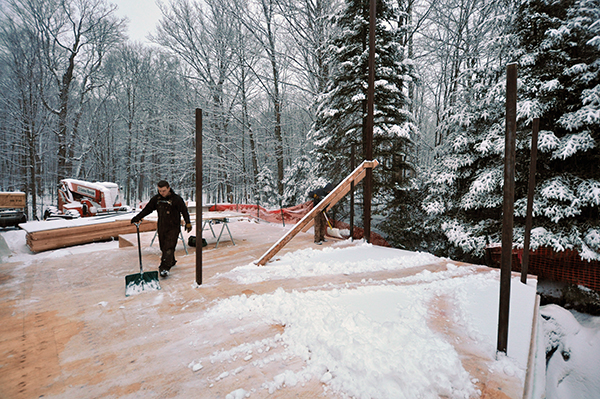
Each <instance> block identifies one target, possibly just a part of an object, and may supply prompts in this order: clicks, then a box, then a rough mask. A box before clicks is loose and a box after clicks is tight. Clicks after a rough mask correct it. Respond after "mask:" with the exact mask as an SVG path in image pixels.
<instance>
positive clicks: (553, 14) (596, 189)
mask: <svg viewBox="0 0 600 399" xmlns="http://www.w3.org/2000/svg"><path fill="white" fill-rule="evenodd" d="M599 20H600V1H599V0H581V1H575V0H572V1H564V2H556V1H546V0H537V1H527V2H523V4H522V7H521V9H520V10H519V13H518V18H517V19H516V21H515V25H514V32H515V36H516V38H518V39H519V42H518V43H519V44H518V46H516V47H515V48H514V49H513V55H512V56H513V59H515V60H517V61H518V63H519V97H518V104H517V111H518V115H517V116H518V127H517V163H516V191H515V235H514V238H515V242H518V243H522V242H523V233H524V227H523V226H524V220H525V212H526V204H527V181H528V177H529V175H528V170H529V160H530V143H531V122H532V119H533V118H535V117H539V118H540V129H541V131H540V135H539V140H538V148H539V152H538V154H539V155H538V162H537V171H538V173H537V176H536V194H535V200H534V221H533V226H534V231H533V233H532V237H531V243H532V247H533V248H537V247H538V246H551V247H552V248H554V249H555V250H559V251H560V250H564V249H567V248H568V249H572V248H573V249H577V250H578V251H579V252H580V253H581V255H582V257H583V258H584V259H599V252H600V229H599V221H598V215H599V214H598V207H599V206H600V169H599V166H598V164H599V162H598V161H599V158H600V157H599V155H600V153H599V149H598V140H599V134H600V129H599V127H600V126H599V125H600V100H599V99H600V86H599V84H600V74H599V70H600V51H599V49H600V23H599V22H598V21H599ZM503 68H504V67H503V66H502V65H499V67H498V68H497V70H493V69H489V68H488V69H487V70H480V71H473V72H474V73H473V74H465V75H464V76H463V83H464V84H465V87H468V88H470V89H468V90H465V93H464V94H465V95H464V97H463V101H464V103H463V104H460V105H458V106H455V107H454V109H453V110H452V112H451V113H450V116H449V117H448V118H447V119H446V120H445V123H444V125H443V129H445V132H444V134H445V135H446V137H448V139H447V141H446V142H445V144H444V146H443V147H441V148H439V149H438V150H439V156H438V162H437V163H436V165H435V167H434V169H433V170H432V173H431V176H430V179H429V182H428V196H427V198H426V199H425V200H424V201H423V204H422V205H423V208H424V209H425V210H426V211H427V213H428V214H429V215H430V217H433V218H435V220H437V221H438V223H439V227H440V230H441V231H443V232H444V233H445V236H446V237H447V239H448V240H449V242H450V243H451V244H452V245H453V246H454V248H458V249H460V250H461V251H463V253H464V254H468V255H471V256H475V257H480V256H482V255H483V250H484V247H485V245H486V244H487V243H490V242H499V241H500V236H501V231H502V225H501V218H502V185H503V162H504V136H505V122H504V121H505V108H504V104H505V87H504V86H505V85H504V81H505V78H504V77H503V76H502V74H501V72H502V69H503ZM469 80H472V81H469Z"/></svg>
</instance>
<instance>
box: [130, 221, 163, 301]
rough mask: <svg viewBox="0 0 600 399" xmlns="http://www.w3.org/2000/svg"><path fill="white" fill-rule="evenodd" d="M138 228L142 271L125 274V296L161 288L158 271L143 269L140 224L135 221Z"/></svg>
mask: <svg viewBox="0 0 600 399" xmlns="http://www.w3.org/2000/svg"><path fill="white" fill-rule="evenodd" d="M134 224H135V228H136V230H137V240H138V253H139V255H140V272H139V273H136V274H130V275H128V276H125V296H130V295H134V294H139V293H140V292H142V291H149V290H160V284H159V283H158V272H157V271H152V272H146V273H144V269H142V244H141V243H140V224H139V223H134Z"/></svg>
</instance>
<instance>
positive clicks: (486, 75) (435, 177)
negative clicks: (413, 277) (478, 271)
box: [422, 68, 505, 258]
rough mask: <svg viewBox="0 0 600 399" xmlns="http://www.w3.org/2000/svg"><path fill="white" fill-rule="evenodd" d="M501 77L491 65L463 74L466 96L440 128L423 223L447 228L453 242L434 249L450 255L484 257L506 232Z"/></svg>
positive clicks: (445, 230) (440, 243)
mask: <svg viewBox="0 0 600 399" xmlns="http://www.w3.org/2000/svg"><path fill="white" fill-rule="evenodd" d="M498 76H501V73H499V71H495V70H491V69H489V68H482V69H479V70H473V71H471V73H468V74H464V75H463V77H462V82H463V84H464V87H465V91H464V93H463V99H462V100H461V101H459V102H458V103H457V104H456V105H455V106H454V107H452V108H451V110H450V114H449V115H448V117H447V118H445V120H444V123H443V124H442V125H441V127H440V128H441V129H442V134H443V135H444V136H445V137H447V139H446V141H445V142H444V144H443V145H442V146H440V147H439V148H438V149H437V152H438V155H437V162H436V163H435V164H434V166H433V168H432V170H431V171H430V172H429V176H428V178H427V197H426V198H425V200H424V201H423V204H422V206H423V209H424V210H425V211H426V212H427V214H428V215H429V216H430V218H431V220H430V221H429V224H427V223H426V224H425V227H426V228H430V229H431V232H432V233H435V232H438V231H441V232H443V233H444V234H445V236H446V239H447V240H448V242H449V243H450V244H452V246H453V247H454V248H452V247H446V246H445V245H444V242H443V241H442V242H438V243H437V247H436V245H434V248H435V249H438V250H441V251H442V252H443V251H447V253H448V254H449V255H452V256H464V255H465V254H466V255H467V258H468V257H469V256H475V257H480V256H482V255H483V249H484V247H485V245H486V244H487V243H490V242H497V241H498V240H499V239H500V235H501V232H502V225H501V215H502V198H503V197H502V184H503V162H504V136H505V123H504V114H505V109H504V104H505V83H504V81H503V80H502V79H498ZM457 248H458V249H459V250H460V251H462V254H461V253H455V252H453V249H457Z"/></svg>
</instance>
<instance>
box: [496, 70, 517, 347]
mask: <svg viewBox="0 0 600 399" xmlns="http://www.w3.org/2000/svg"><path fill="white" fill-rule="evenodd" d="M516 135H517V64H516V63H511V64H508V65H507V67H506V138H505V146H504V202H503V218H502V256H501V262H500V309H499V312H498V346H497V351H498V352H504V353H506V351H507V347H508V320H509V309H510V277H511V270H512V268H511V261H512V247H513V245H512V244H513V242H512V241H513V214H514V209H515V203H514V200H515V147H516Z"/></svg>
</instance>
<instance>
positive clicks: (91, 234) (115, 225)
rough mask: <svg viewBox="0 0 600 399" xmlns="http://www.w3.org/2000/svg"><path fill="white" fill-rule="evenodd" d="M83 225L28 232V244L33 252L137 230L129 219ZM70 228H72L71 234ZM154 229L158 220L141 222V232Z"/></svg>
mask: <svg viewBox="0 0 600 399" xmlns="http://www.w3.org/2000/svg"><path fill="white" fill-rule="evenodd" d="M122 222H125V223H122ZM100 226H102V228H99V227H100ZM81 227H84V226H77V227H66V228H63V229H54V230H43V231H38V232H32V233H28V234H27V236H26V242H27V246H28V247H29V249H31V250H32V251H33V252H41V251H46V250H49V249H58V248H65V247H70V246H73V245H81V244H88V243H91V242H97V241H105V240H110V239H115V238H117V237H118V236H119V235H121V234H132V233H135V232H136V228H135V226H134V225H132V224H131V223H130V222H129V221H127V220H125V221H120V220H119V221H114V222H108V223H101V224H93V225H88V226H87V227H88V229H87V230H84V231H82V230H81ZM69 230H72V231H71V232H70V234H69ZM153 230H156V221H146V220H144V221H142V223H141V224H140V232H146V231H153ZM48 232H55V233H60V234H57V235H56V236H54V237H52V236H48V234H47V233H48ZM39 233H44V234H43V235H42V238H40V236H39V235H38V234H39Z"/></svg>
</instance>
